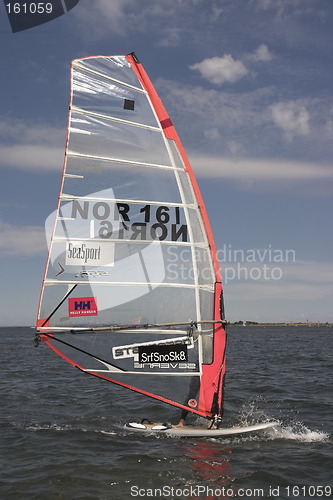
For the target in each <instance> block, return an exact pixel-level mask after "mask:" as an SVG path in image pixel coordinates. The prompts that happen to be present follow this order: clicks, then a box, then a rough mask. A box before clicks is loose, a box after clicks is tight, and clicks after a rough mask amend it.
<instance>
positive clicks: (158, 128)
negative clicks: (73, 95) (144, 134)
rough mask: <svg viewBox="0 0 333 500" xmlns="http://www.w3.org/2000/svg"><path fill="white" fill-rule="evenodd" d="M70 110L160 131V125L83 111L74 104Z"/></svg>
mask: <svg viewBox="0 0 333 500" xmlns="http://www.w3.org/2000/svg"><path fill="white" fill-rule="evenodd" d="M71 111H73V112H75V113H81V114H82V115H86V116H94V117H96V118H105V119H106V120H110V121H114V122H119V123H124V124H127V125H131V126H133V127H141V128H145V129H147V130H152V131H154V132H161V127H153V126H151V125H147V124H145V123H138V122H131V121H129V120H122V119H121V118H117V117H115V116H111V115H105V114H102V113H94V112H93V111H85V110H84V109H81V108H77V107H75V106H72V108H71Z"/></svg>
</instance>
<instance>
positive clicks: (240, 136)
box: [0, 0, 333, 326]
mask: <svg viewBox="0 0 333 500" xmlns="http://www.w3.org/2000/svg"><path fill="white" fill-rule="evenodd" d="M332 25H333V2H332V1H331V0H316V1H314V0H158V1H156V0H141V1H138V0H80V1H79V2H78V4H77V5H76V6H75V7H74V8H72V10H70V11H69V12H68V13H66V14H65V15H63V16H61V17H59V18H57V19H54V20H53V21H50V22H48V23H45V24H42V25H40V26H36V27H34V28H31V29H27V30H25V31H20V32H16V33H13V32H12V30H11V26H10V24H9V20H8V18H7V15H6V10H5V6H4V3H1V5H0V57H1V63H2V70H1V77H0V99H1V105H0V171H1V183H0V190H1V191H0V193H1V195H0V272H1V301H0V325H3V326H7V325H31V326H32V325H34V323H35V318H36V312H37V305H38V299H39V294H40V286H41V280H42V277H43V272H44V266H45V260H46V253H47V246H46V239H45V234H44V223H45V219H46V218H47V217H48V215H49V214H51V213H52V212H53V210H54V209H55V206H56V202H57V197H58V192H59V185H60V180H61V171H62V164H63V154H64V147H65V140H66V128H67V114H68V103H69V66H70V61H71V60H72V59H75V58H78V57H84V56H91V55H120V54H127V53H130V52H132V51H135V52H136V54H137V55H138V57H139V59H140V61H141V62H142V64H143V66H144V68H145V69H146V71H147V73H148V74H149V76H150V78H151V80H152V81H153V83H154V85H155V87H156V89H157V91H158V93H159V95H160V97H161V98H162V101H163V102H164V104H165V107H166V109H167V110H168V113H169V115H170V117H171V119H172V121H173V123H174V125H175V127H176V129H177V132H178V134H179V136H180V138H181V140H182V143H183V145H184V147H185V150H186V152H187V154H188V156H189V159H190V161H191V164H192V167H193V169H194V172H195V174H196V177H197V180H198V183H199V186H200V189H201V192H202V195H203V198H204V201H205V204H206V208H207V211H208V215H209V218H210V222H211V226H212V229H213V234H214V238H215V242H216V247H217V250H218V258H219V262H220V265H221V270H222V276H223V281H224V296H225V308H226V317H227V319H228V320H229V321H238V320H242V321H246V320H249V321H258V322H261V321H267V322H284V321H288V322H290V321H294V322H298V321H305V322H306V321H309V322H317V321H321V322H333V303H332V302H333V300H332V299H333V251H332V250H333V231H332V212H333V210H332V209H333V206H332V205H333V204H332V195H333V141H332V139H333V99H332V81H333V78H332V77H333V65H332V47H333V30H332Z"/></svg>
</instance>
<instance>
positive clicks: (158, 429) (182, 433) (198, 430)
mask: <svg viewBox="0 0 333 500" xmlns="http://www.w3.org/2000/svg"><path fill="white" fill-rule="evenodd" d="M279 425H280V424H279V422H265V423H261V424H254V425H247V426H241V427H239V426H238V427H229V428H220V429H207V428H205V427H193V426H183V427H178V426H177V425H171V424H161V423H145V424H142V423H137V422H128V423H127V424H125V426H124V428H125V429H126V430H129V431H134V432H143V433H154V434H166V435H167V436H175V437H176V436H178V437H219V436H236V435H239V434H250V433H255V432H260V431H263V430H266V429H272V428H273V427H278V426H279Z"/></svg>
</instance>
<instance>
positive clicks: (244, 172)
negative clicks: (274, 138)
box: [189, 151, 333, 182]
mask: <svg viewBox="0 0 333 500" xmlns="http://www.w3.org/2000/svg"><path fill="white" fill-rule="evenodd" d="M189 158H190V161H191V164H192V166H193V169H194V171H195V174H196V175H197V176H198V177H205V178H220V179H231V180H244V179H248V180H250V181H259V182H267V181H279V180H280V181H288V182H291V181H299V180H303V181H304V180H305V181H313V180H331V179H333V168H332V165H318V164H316V163H310V162H300V161H292V160H289V161H288V160H277V159H270V158H267V159H262V158H260V159H249V158H240V159H233V158H227V157H224V156H211V155H204V154H202V153H196V152H193V151H192V152H189Z"/></svg>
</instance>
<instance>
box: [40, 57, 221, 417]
mask: <svg viewBox="0 0 333 500" xmlns="http://www.w3.org/2000/svg"><path fill="white" fill-rule="evenodd" d="M46 228H47V233H48V235H49V255H48V259H47V265H46V270H45V276H44V279H43V285H42V291H41V298H40V303H39V308H38V319H37V331H39V332H40V334H41V337H42V338H43V340H44V341H45V342H46V344H47V345H48V346H49V347H50V348H51V349H53V350H54V351H55V352H56V353H57V354H58V355H60V356H61V357H63V358H64V359H65V360H66V361H67V362H69V363H70V364H72V365H73V366H76V367H78V368H80V370H82V371H84V372H86V373H89V374H91V375H94V376H96V377H100V378H103V379H106V380H109V381H110V382H112V383H114V384H117V385H119V386H121V387H124V388H128V389H131V390H133V391H136V392H138V393H140V394H143V395H146V396H149V397H152V398H155V399H157V400H159V401H162V402H165V403H168V404H171V405H173V406H175V407H177V408H179V409H183V410H188V411H190V412H192V413H195V414H197V415H201V416H204V417H207V418H212V417H213V416H214V415H220V414H221V413H222V399H223V398H222V391H223V377H224V373H225V341H226V335H225V330H224V324H225V322H224V318H221V305H220V304H221V300H222V299H221V297H222V285H221V283H220V282H221V279H220V271H219V266H218V262H217V256H216V251H215V246H214V241H213V237H212V232H211V229H210V226H209V222H208V216H207V213H206V211H205V207H204V204H203V200H202V197H201V195H200V192H199V188H198V185H197V183H196V180H195V177H194V174H193V171H192V169H191V166H190V164H189V161H188V158H187V156H186V154H185V151H184V148H183V146H182V144H181V142H180V140H179V137H178V135H177V133H176V131H175V129H174V126H173V124H172V122H171V120H170V118H169V115H168V113H167V112H166V110H165V108H164V106H163V104H162V102H161V100H160V98H159V96H158V95H157V93H156V90H155V89H154V87H153V85H152V83H151V81H150V80H149V78H148V76H147V74H146V72H145V70H144V69H143V67H142V65H141V64H140V63H139V62H138V60H137V58H136V57H134V56H133V55H126V56H95V57H88V58H82V59H79V60H75V61H73V63H72V68H71V100H70V111H69V124H68V138H67V144H66V151H65V165H64V169H63V176H62V181H61V189H60V193H59V199H58V207H57V210H56V212H55V214H52V215H51V216H50V217H49V218H48V219H47V222H46ZM204 319H206V321H204ZM52 332H55V333H56V334H57V338H56V337H55V336H54V335H53V333H52ZM58 337H59V338H58ZM170 377H171V379H170ZM169 380H172V384H170V383H168V381H169Z"/></svg>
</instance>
